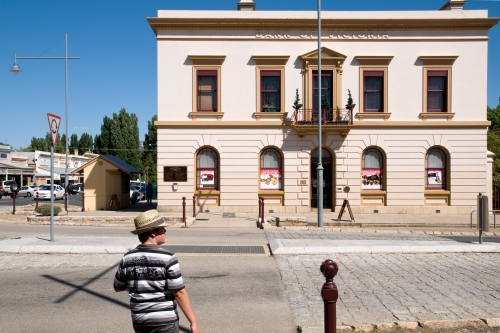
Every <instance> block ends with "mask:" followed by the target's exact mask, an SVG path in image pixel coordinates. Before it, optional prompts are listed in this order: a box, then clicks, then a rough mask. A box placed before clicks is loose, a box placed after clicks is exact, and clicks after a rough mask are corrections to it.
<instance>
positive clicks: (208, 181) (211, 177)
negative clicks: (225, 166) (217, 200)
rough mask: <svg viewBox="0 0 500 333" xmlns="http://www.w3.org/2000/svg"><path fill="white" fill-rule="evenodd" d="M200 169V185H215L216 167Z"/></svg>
mask: <svg viewBox="0 0 500 333" xmlns="http://www.w3.org/2000/svg"><path fill="white" fill-rule="evenodd" d="M199 170H200V187H214V186H215V169H214V168H201V169H199Z"/></svg>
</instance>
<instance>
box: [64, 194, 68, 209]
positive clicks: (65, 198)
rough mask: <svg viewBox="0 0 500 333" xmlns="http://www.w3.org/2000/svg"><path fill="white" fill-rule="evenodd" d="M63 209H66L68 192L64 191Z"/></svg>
mask: <svg viewBox="0 0 500 333" xmlns="http://www.w3.org/2000/svg"><path fill="white" fill-rule="evenodd" d="M64 210H65V211H66V212H67V211H68V193H64Z"/></svg>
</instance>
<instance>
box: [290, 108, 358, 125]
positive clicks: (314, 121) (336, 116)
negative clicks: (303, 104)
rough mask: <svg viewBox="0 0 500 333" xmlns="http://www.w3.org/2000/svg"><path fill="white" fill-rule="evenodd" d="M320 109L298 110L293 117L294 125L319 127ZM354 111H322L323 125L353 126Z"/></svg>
mask: <svg viewBox="0 0 500 333" xmlns="http://www.w3.org/2000/svg"><path fill="white" fill-rule="evenodd" d="M318 118H320V117H319V114H318V109H298V110H295V112H294V113H293V115H292V121H293V124H294V125H318ZM352 118H353V110H350V109H322V110H321V124H322V125H334V126H342V125H352Z"/></svg>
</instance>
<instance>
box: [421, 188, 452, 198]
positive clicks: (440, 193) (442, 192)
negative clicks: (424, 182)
mask: <svg viewBox="0 0 500 333" xmlns="http://www.w3.org/2000/svg"><path fill="white" fill-rule="evenodd" d="M450 193H451V192H450V191H446V190H440V189H435V190H432V189H425V190H424V195H425V196H429V197H430V196H445V195H450Z"/></svg>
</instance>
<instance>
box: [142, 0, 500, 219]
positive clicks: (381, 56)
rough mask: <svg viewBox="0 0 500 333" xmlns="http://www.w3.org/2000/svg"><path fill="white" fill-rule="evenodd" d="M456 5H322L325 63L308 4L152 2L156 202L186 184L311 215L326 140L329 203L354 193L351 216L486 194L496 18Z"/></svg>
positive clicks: (419, 209) (234, 203)
mask: <svg viewBox="0 0 500 333" xmlns="http://www.w3.org/2000/svg"><path fill="white" fill-rule="evenodd" d="M464 3H465V1H455V0H450V1H449V2H448V3H447V4H445V5H444V6H443V7H442V8H441V9H439V10H433V11H391V12H389V11H387V12H382V11H380V12H377V11H371V12H362V11H359V12H331V11H323V12H322V34H321V43H322V51H321V58H322V72H321V74H320V75H319V73H318V70H317V69H318V53H317V45H318V44H317V32H316V31H317V13H316V12H315V11H310V12H306V11H290V12H287V11H258V9H256V8H255V6H254V5H255V4H254V3H253V2H251V1H242V2H240V3H239V4H238V9H239V10H236V9H235V10H234V11H201V10H200V11H170V10H159V11H158V17H154V18H148V21H149V23H150V25H151V27H152V29H153V31H154V32H155V34H156V39H157V45H158V121H157V122H156V123H155V124H156V126H157V128H158V179H159V187H158V209H159V210H161V211H179V210H180V209H181V198H182V197H183V196H185V197H186V198H187V199H188V200H187V202H188V204H190V203H191V200H192V199H191V198H192V196H195V197H196V201H197V204H198V205H200V206H202V209H203V210H210V211H211V212H220V211H224V212H256V211H257V209H258V204H257V202H258V197H259V196H263V197H264V198H265V203H266V210H267V209H273V210H274V211H275V212H286V213H296V212H297V213H300V212H309V211H311V210H314V208H315V207H316V206H317V200H316V199H317V198H316V197H317V195H316V192H317V187H318V185H320V184H318V182H317V181H316V167H317V162H318V158H317V156H318V150H317V149H318V147H320V146H321V147H322V149H323V150H322V151H323V166H324V184H323V193H324V207H325V210H332V211H335V210H337V211H338V210H339V207H340V205H342V203H343V200H344V199H348V200H349V202H350V205H351V207H352V208H353V212H354V213H362V212H364V213H373V212H374V211H375V210H377V211H378V212H379V213H436V212H437V211H439V212H440V213H444V214H446V213H450V214H451V213H453V214H457V213H458V214H468V213H470V212H471V210H472V209H475V208H476V197H477V195H478V193H479V192H482V193H483V194H488V195H491V173H492V154H491V153H489V152H488V151H487V149H486V133H487V128H488V125H489V122H488V121H487V120H486V82H487V80H486V77H487V66H488V61H487V50H488V30H489V29H490V28H492V27H493V26H495V25H496V24H497V23H498V21H499V19H498V18H488V13H487V11H486V10H463V5H464ZM318 77H321V83H322V84H321V96H322V103H321V104H322V105H321V106H320V107H318V102H317V100H318V99H317V96H318ZM349 91H350V93H351V96H352V104H355V107H354V108H352V105H348V106H347V107H346V105H347V104H348V93H349ZM296 92H298V95H299V98H300V102H298V103H296V104H295V105H294V102H295V101H296ZM315 96H316V97H315ZM297 104H302V105H297ZM297 107H298V108H297ZM318 110H321V111H318ZM318 121H321V123H322V133H323V142H321V144H319V143H318V135H317V132H318ZM185 170H186V171H187V174H186V172H185ZM490 202H491V200H490Z"/></svg>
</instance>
